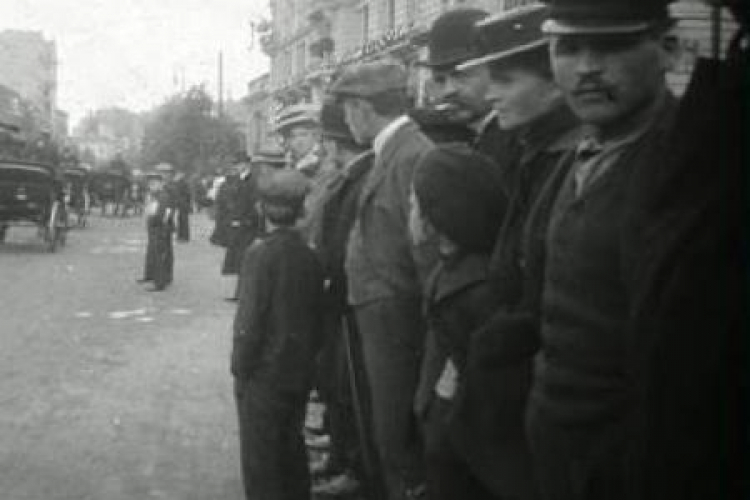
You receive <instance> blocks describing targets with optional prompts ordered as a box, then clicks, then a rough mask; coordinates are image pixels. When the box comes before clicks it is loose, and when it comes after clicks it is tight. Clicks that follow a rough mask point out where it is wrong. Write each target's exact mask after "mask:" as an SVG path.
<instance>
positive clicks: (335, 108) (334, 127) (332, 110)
mask: <svg viewBox="0 0 750 500" xmlns="http://www.w3.org/2000/svg"><path fill="white" fill-rule="evenodd" d="M320 125H321V127H322V129H323V136H324V137H327V138H330V139H334V140H338V141H344V142H349V143H352V144H356V141H355V140H354V136H353V135H352V132H351V130H350V129H349V125H347V124H346V119H345V118H344V107H343V106H342V105H341V103H339V102H337V101H336V100H335V99H327V100H326V102H325V103H324V104H323V109H322V110H321V112H320Z"/></svg>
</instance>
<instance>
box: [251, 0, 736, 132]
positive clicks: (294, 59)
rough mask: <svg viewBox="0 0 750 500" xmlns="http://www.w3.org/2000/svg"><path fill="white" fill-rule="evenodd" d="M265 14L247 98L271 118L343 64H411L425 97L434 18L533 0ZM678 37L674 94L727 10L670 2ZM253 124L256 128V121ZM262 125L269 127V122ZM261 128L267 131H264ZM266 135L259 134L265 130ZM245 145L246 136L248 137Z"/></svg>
mask: <svg viewBox="0 0 750 500" xmlns="http://www.w3.org/2000/svg"><path fill="white" fill-rule="evenodd" d="M270 2H271V21H269V22H266V23H263V24H262V25H261V26H259V27H258V32H259V33H258V34H259V38H260V44H261V47H262V48H263V50H264V51H265V52H266V54H267V55H268V56H269V57H270V60H271V67H270V73H269V75H268V76H267V77H263V85H262V86H261V87H262V88H254V86H253V85H252V84H251V88H250V89H249V90H250V93H249V96H248V98H247V100H248V102H251V103H252V106H254V107H255V108H258V109H261V110H265V111H264V113H266V114H265V115H262V114H259V115H258V116H259V117H260V118H259V120H263V119H265V120H266V121H267V120H270V119H272V117H273V115H274V114H275V113H276V112H278V111H279V110H280V109H282V108H283V107H285V106H287V105H289V104H292V103H296V102H321V100H322V98H323V96H324V94H325V91H326V88H327V86H328V85H329V84H330V82H331V79H332V78H333V77H334V76H335V75H336V74H337V72H339V71H340V70H341V69H342V68H343V67H345V66H347V65H349V64H356V63H359V62H363V61H368V60H372V59H376V58H382V57H390V58H394V59H397V60H399V61H401V62H402V63H403V64H405V65H406V67H407V68H409V70H410V75H411V81H410V92H411V93H412V97H413V98H414V100H415V102H416V103H417V104H420V103H423V102H424V101H425V98H426V93H425V81H426V79H427V78H428V75H427V74H426V72H425V71H424V70H421V69H419V67H418V66H417V65H416V64H415V63H416V61H418V60H419V59H420V58H421V57H423V56H424V51H425V49H424V42H425V38H426V37H425V35H426V33H427V31H428V30H429V27H430V25H431V24H432V22H433V21H434V19H435V18H436V17H438V16H439V15H440V14H441V13H443V12H445V11H446V10H448V9H451V8H456V7H469V6H471V7H479V8H482V9H484V10H487V11H489V12H491V13H495V12H503V11H509V10H512V9H515V8H518V7H521V6H523V5H528V4H531V3H535V0H270ZM673 14H674V16H675V18H676V19H677V20H678V23H677V26H676V28H675V35H676V42H678V43H679V45H680V47H681V48H682V49H683V50H682V57H681V58H680V62H679V63H678V65H677V67H676V68H675V69H674V71H673V72H672V73H671V74H670V75H669V80H670V84H671V85H672V87H673V89H674V90H675V92H676V93H677V94H680V93H681V92H682V91H683V90H684V88H685V86H686V84H687V81H688V80H689V77H690V74H691V71H692V67H693V64H694V62H695V59H696V58H697V56H698V55H706V54H709V53H711V52H712V51H714V50H716V47H719V48H720V49H721V48H723V47H725V46H726V44H727V43H728V39H729V37H730V33H731V32H732V30H733V26H732V24H731V20H730V19H729V17H728V15H727V14H724V15H723V16H718V17H716V16H712V10H711V9H710V8H709V7H707V6H706V5H705V4H704V2H703V1H702V0H681V1H679V2H677V3H675V4H674V6H673ZM256 130H259V128H256ZM263 130H267V125H265V128H264V129H263ZM264 133H265V132H264ZM264 138H265V136H264ZM248 144H250V143H248Z"/></svg>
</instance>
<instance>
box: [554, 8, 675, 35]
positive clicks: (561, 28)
mask: <svg viewBox="0 0 750 500" xmlns="http://www.w3.org/2000/svg"><path fill="white" fill-rule="evenodd" d="M545 1H546V2H547V3H549V6H550V12H549V19H548V20H547V21H546V22H545V23H544V25H543V26H542V31H544V32H545V33H548V34H557V35H568V34H570V35H579V34H580V35H598V34H600V35H616V34H630V33H640V32H643V31H647V30H649V29H651V28H652V27H653V26H654V25H655V24H659V23H664V22H668V21H669V20H670V16H669V4H670V3H672V2H673V1H674V0H545Z"/></svg>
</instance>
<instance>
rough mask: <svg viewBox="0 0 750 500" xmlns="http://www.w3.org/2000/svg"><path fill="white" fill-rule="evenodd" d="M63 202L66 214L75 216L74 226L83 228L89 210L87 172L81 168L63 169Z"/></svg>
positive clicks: (89, 199) (89, 198) (89, 197)
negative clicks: (64, 202)
mask: <svg viewBox="0 0 750 500" xmlns="http://www.w3.org/2000/svg"><path fill="white" fill-rule="evenodd" d="M65 201H66V205H67V207H68V213H69V214H71V215H72V214H75V216H76V226H78V227H85V226H86V220H87V218H88V214H89V211H90V210H91V196H90V194H89V172H88V170H86V169H85V168H83V167H69V168H66V169H65ZM71 222H72V221H71Z"/></svg>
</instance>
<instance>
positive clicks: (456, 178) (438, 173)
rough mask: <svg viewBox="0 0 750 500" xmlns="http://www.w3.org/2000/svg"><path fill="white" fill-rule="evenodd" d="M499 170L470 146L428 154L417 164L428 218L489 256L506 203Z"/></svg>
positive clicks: (467, 248) (416, 188)
mask: <svg viewBox="0 0 750 500" xmlns="http://www.w3.org/2000/svg"><path fill="white" fill-rule="evenodd" d="M496 171H497V167H496V166H495V164H494V163H493V162H492V160H490V159H489V158H487V157H486V156H484V155H482V154H481V153H478V152H477V151H475V150H474V149H473V148H471V147H470V146H468V145H466V144H458V143H453V144H445V145H440V146H437V147H435V148H434V149H432V150H430V151H429V152H428V153H426V154H425V156H424V157H423V158H422V159H421V160H420V162H419V164H418V165H417V169H416V175H415V178H414V192H415V194H416V196H417V200H418V202H419V207H420V209H421V211H422V214H423V215H424V217H425V218H426V219H427V220H428V221H429V222H430V224H432V226H433V227H434V228H435V229H436V230H437V231H438V232H440V233H441V234H443V235H444V236H446V237H448V238H449V239H450V240H451V241H453V242H454V243H455V244H456V245H458V246H459V247H461V248H462V249H463V250H465V251H469V252H480V253H482V252H490V251H491V250H492V248H493V246H494V244H495V239H496V238H497V233H498V231H499V230H500V225H501V223H502V220H503V215H504V213H505V210H506V205H505V202H504V201H503V200H504V197H503V186H502V184H501V183H500V180H499V179H498V178H497V174H496Z"/></svg>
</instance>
